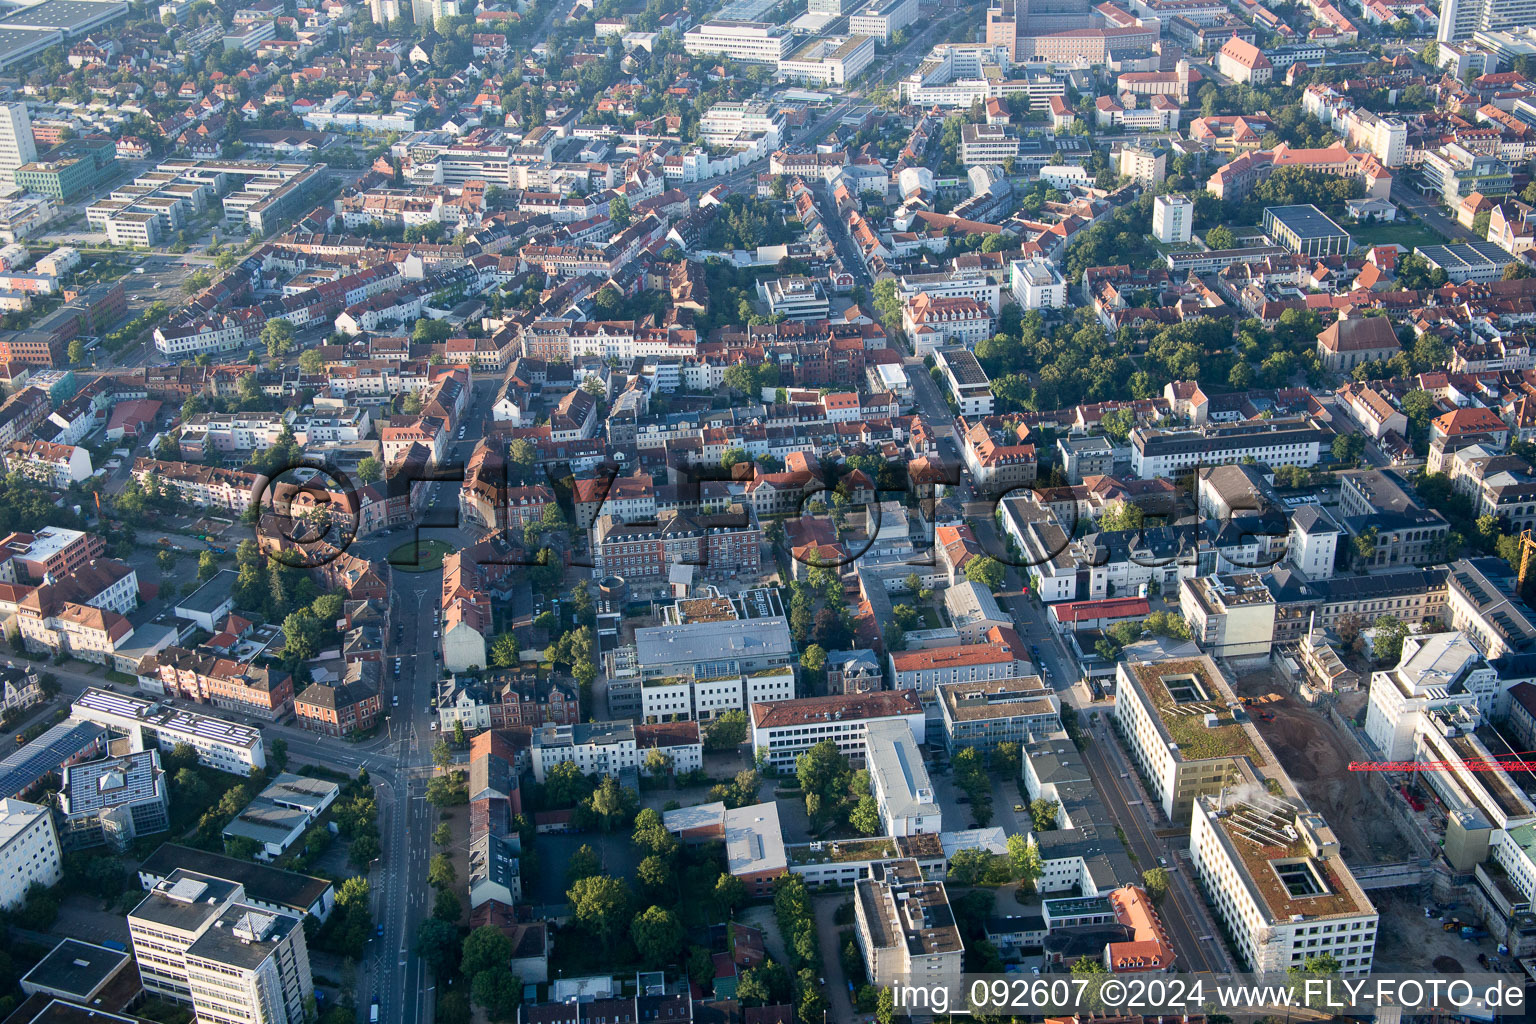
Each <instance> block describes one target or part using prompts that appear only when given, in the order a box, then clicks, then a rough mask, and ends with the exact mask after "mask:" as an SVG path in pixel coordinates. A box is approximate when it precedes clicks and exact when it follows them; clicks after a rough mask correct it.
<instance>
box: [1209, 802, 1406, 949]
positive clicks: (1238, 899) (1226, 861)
mask: <svg viewBox="0 0 1536 1024" xmlns="http://www.w3.org/2000/svg"><path fill="white" fill-rule="evenodd" d="M1189 849H1190V853H1191V855H1192V857H1193V860H1194V867H1195V876H1196V878H1197V879H1199V881H1200V885H1201V887H1202V888H1203V889H1204V890H1205V895H1206V898H1207V899H1208V900H1209V901H1210V903H1211V905H1212V906H1213V907H1214V908H1215V910H1216V913H1217V915H1218V916H1219V917H1220V918H1221V921H1222V923H1223V924H1224V925H1225V926H1226V931H1227V933H1228V934H1229V935H1230V936H1232V939H1233V940H1234V943H1233V944H1234V946H1235V947H1236V951H1237V953H1238V955H1239V957H1240V958H1241V960H1242V961H1243V962H1244V964H1245V968H1246V969H1247V970H1251V971H1259V972H1269V971H1274V972H1280V971H1286V970H1289V969H1290V968H1292V967H1296V968H1299V967H1301V966H1302V964H1303V963H1304V962H1305V961H1306V959H1307V958H1308V957H1312V956H1323V955H1332V956H1333V957H1335V958H1336V959H1337V960H1338V962H1339V965H1340V968H1341V971H1342V973H1343V974H1345V975H1360V974H1365V973H1366V972H1368V971H1369V970H1370V969H1371V959H1372V956H1373V955H1374V952H1375V948H1376V924H1377V918H1378V915H1377V913H1376V908H1375V907H1374V906H1373V905H1372V904H1371V901H1370V900H1369V899H1368V898H1367V897H1366V895H1365V893H1364V892H1363V891H1362V890H1361V888H1360V885H1359V883H1357V882H1356V881H1355V877H1354V875H1353V874H1352V873H1351V872H1350V870H1349V866H1348V865H1347V864H1345V863H1344V858H1343V857H1341V856H1340V855H1339V840H1338V837H1337V836H1336V835H1335V834H1334V832H1333V830H1332V829H1331V828H1329V827H1328V824H1327V822H1325V821H1324V820H1323V818H1322V815H1319V814H1315V813H1313V812H1311V811H1309V810H1307V809H1306V808H1304V807H1296V806H1294V805H1292V804H1290V803H1288V802H1286V801H1283V800H1280V799H1278V798H1275V797H1271V796H1268V795H1266V794H1264V793H1261V792H1257V791H1254V792H1251V793H1250V795H1249V797H1248V799H1247V800H1231V799H1229V800H1226V801H1222V800H1220V799H1219V798H1217V797H1213V796H1206V797H1203V798H1202V799H1201V800H1200V802H1199V804H1198V805H1197V806H1196V807H1195V809H1194V817H1193V824H1192V826H1191V832H1190V837H1189Z"/></svg>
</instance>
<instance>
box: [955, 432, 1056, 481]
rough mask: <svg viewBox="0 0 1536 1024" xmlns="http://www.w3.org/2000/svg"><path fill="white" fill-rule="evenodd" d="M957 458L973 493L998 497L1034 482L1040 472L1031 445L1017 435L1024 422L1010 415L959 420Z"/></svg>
mask: <svg viewBox="0 0 1536 1024" xmlns="http://www.w3.org/2000/svg"><path fill="white" fill-rule="evenodd" d="M959 428H960V431H961V433H962V437H961V440H960V459H961V461H963V462H964V463H965V468H966V469H967V470H969V471H970V474H971V479H972V480H973V481H974V482H975V485H976V488H977V490H979V491H981V492H983V493H986V494H994V495H1001V494H1006V493H1007V492H1009V491H1012V490H1015V489H1016V488H1020V487H1028V486H1029V485H1030V484H1032V483H1034V482H1035V477H1036V476H1037V475H1038V474H1039V471H1040V459H1039V454H1038V453H1037V452H1036V450H1035V446H1034V445H1033V444H1030V443H1028V442H1025V441H1024V440H1023V439H1022V437H1021V434H1022V433H1023V428H1024V423H1023V421H1022V420H1020V419H1018V418H1017V417H1014V416H983V417H980V418H978V419H975V420H966V419H964V418H962V419H961V420H960V421H959Z"/></svg>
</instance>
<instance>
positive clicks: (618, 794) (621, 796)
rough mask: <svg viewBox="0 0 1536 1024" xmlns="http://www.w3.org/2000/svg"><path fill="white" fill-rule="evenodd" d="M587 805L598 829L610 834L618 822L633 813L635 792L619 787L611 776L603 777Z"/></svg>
mask: <svg viewBox="0 0 1536 1024" xmlns="http://www.w3.org/2000/svg"><path fill="white" fill-rule="evenodd" d="M588 803H589V805H590V807H591V810H592V813H593V814H594V815H596V816H597V821H598V825H599V827H601V828H602V830H603V831H604V832H610V831H612V830H613V827H614V826H615V825H616V824H618V823H619V821H621V820H622V819H624V818H627V817H629V816H630V815H631V814H633V813H634V805H635V791H634V790H632V789H626V788H624V787H622V786H620V785H619V782H618V780H617V779H615V778H614V777H613V776H612V775H604V776H603V780H602V781H601V782H599V783H598V784H597V789H596V790H594V791H593V793H592V796H591V797H590V798H589V800H588Z"/></svg>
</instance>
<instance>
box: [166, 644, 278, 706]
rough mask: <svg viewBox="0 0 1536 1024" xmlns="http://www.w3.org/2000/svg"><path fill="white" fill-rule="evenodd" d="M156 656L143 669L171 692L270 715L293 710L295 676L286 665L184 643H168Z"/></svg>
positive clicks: (167, 692) (203, 702)
mask: <svg viewBox="0 0 1536 1024" xmlns="http://www.w3.org/2000/svg"><path fill="white" fill-rule="evenodd" d="M153 658H154V664H153V665H152V666H146V667H144V668H142V669H141V672H142V673H143V674H146V675H148V674H154V675H157V676H158V677H159V679H160V683H161V685H162V686H163V687H164V688H165V693H166V694H167V695H168V696H176V697H185V698H187V699H188V700H195V701H197V702H198V703H200V704H210V703H211V704H212V705H213V706H214V707H217V708H222V709H224V710H226V711H240V712H243V713H245V714H248V715H256V716H258V717H261V718H268V719H277V718H282V717H283V716H284V715H287V714H288V713H289V712H290V711H292V710H293V676H292V675H291V674H290V673H288V672H286V671H284V670H283V669H280V668H275V667H273V666H269V665H264V666H261V667H257V666H255V665H252V664H248V663H244V662H238V661H233V660H231V659H229V658H227V657H223V656H221V655H218V654H215V653H212V652H208V651H206V650H197V651H189V650H187V649H186V648H184V647H167V648H165V649H164V650H162V651H160V652H159V653H158V654H156V655H154V656H153Z"/></svg>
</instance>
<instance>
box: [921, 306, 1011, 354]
mask: <svg viewBox="0 0 1536 1024" xmlns="http://www.w3.org/2000/svg"><path fill="white" fill-rule="evenodd" d="M901 316H902V329H903V330H905V331H906V332H907V335H908V336H909V337H910V338H912V344H913V350H914V351H915V352H917V353H918V354H919V355H928V354H929V353H931V352H933V351H934V350H936V349H938V348H940V347H941V346H944V345H952V344H959V345H964V346H966V347H968V348H975V347H976V343H977V342H979V341H981V340H983V339H984V338H990V337H991V336H992V330H993V326H994V324H995V322H996V321H995V318H994V317H993V316H992V311H991V310H990V309H988V308H987V307H986V306H984V305H982V304H981V303H979V302H977V301H976V300H975V299H971V298H953V299H939V298H934V297H933V296H931V295H929V294H928V293H927V292H923V293H920V294H919V295H917V296H915V297H914V298H912V299H911V300H910V301H908V302H907V303H905V304H904V305H903V307H902V314H901Z"/></svg>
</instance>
